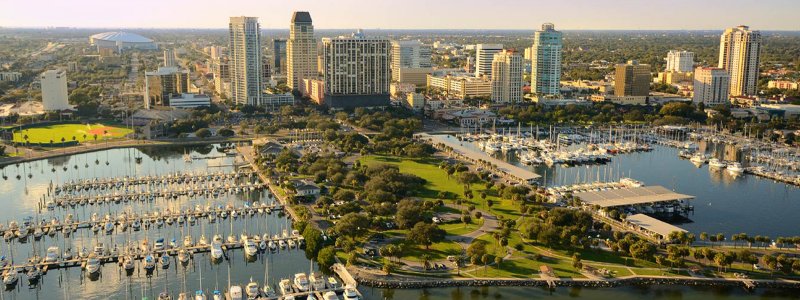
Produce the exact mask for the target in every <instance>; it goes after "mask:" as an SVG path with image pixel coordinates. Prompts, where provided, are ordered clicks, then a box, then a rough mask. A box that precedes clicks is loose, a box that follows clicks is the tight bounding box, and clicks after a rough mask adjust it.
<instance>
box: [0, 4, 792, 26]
mask: <svg viewBox="0 0 800 300" xmlns="http://www.w3.org/2000/svg"><path fill="white" fill-rule="evenodd" d="M576 2H577V3H576ZM478 3H479V2H478V1H475V0H466V1H463V2H460V3H459V5H452V3H446V2H443V3H437V2H424V1H422V0H409V1H406V2H403V3H402V5H399V4H398V2H394V1H372V2H367V3H364V2H363V1H357V0H343V1H339V2H337V3H336V4H337V5H335V6H333V5H329V3H326V2H322V1H318V0H300V1H294V2H292V3H283V2H278V1H239V2H235V3H226V5H225V6H222V7H219V6H214V9H209V7H211V5H212V2H211V1H208V0H193V1H190V0H175V1H169V2H167V3H163V1H155V0H143V1H140V2H138V3H137V5H134V6H130V7H126V9H125V10H124V11H125V13H124V14H119V13H116V11H119V10H120V9H119V5H118V3H116V2H104V1H99V0H77V1H70V2H68V3H66V2H65V3H62V2H55V3H50V2H47V1H43V0H31V1H25V2H13V4H12V2H10V1H5V2H3V3H0V26H3V27H79V28H99V27H105V28H110V27H114V28H224V26H225V24H227V18H228V17H229V16H237V15H248V16H255V17H259V18H260V20H261V22H262V28H264V29H283V28H286V27H287V25H286V24H288V23H289V20H290V18H291V15H292V12H293V11H309V12H311V13H312V14H313V15H314V16H315V18H314V19H315V27H317V28H318V29H349V28H375V29H523V30H524V29H536V28H538V27H539V24H541V23H545V22H552V23H556V24H559V28H561V30H586V29H596V30H710V29H722V28H729V27H733V26H736V25H740V24H747V25H749V26H751V27H752V28H758V29H760V30H790V31H791V30H800V26H798V24H797V22H796V21H794V20H795V18H794V16H793V15H792V12H794V11H797V9H800V3H798V2H796V1H791V0H768V1H761V2H759V3H757V5H755V3H753V2H750V1H744V0H735V1H722V0H710V1H702V2H700V3H695V2H693V1H688V0H676V1H672V2H650V1H633V0H600V1H588V0H577V1H571V2H570V3H554V2H543V1H521V0H506V1H503V3H498V4H503V5H497V6H495V7H497V8H496V9H493V8H491V7H489V8H487V7H485V6H483V5H478ZM584 4H585V5H584ZM154 5H157V6H158V7H159V8H160V9H158V10H153V9H151V8H152V7H153V6H154ZM420 5H424V6H425V7H426V9H425V10H419V7H420ZM509 5H513V6H517V9H513V10H507V9H501V7H508V6H509ZM353 7H358V9H352V8H353ZM76 8H79V9H80V10H79V11H80V12H81V13H80V14H77V13H72V14H65V13H64V12H65V11H75V10H76ZM108 11H114V13H107V12H108ZM176 11H180V12H182V13H180V14H176V13H175V12H176ZM365 11H368V12H372V13H370V14H364V12H365ZM493 11H496V12H497V14H493V13H492V12H493ZM380 12H387V13H385V14H381V13H380ZM388 12H391V13H388ZM429 12H448V13H446V14H434V13H429ZM621 12H622V13H625V14H626V17H625V18H611V17H609V16H612V15H619V14H620V13H621ZM651 12H652V13H651ZM501 13H502V17H497V18H493V17H491V16H493V15H499V14H501ZM86 15H91V16H92V17H91V18H86ZM665 15H666V16H669V18H666V17H663V16H665ZM678 24H679V25H678Z"/></svg>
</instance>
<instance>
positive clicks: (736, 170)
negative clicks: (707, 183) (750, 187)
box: [728, 162, 744, 175]
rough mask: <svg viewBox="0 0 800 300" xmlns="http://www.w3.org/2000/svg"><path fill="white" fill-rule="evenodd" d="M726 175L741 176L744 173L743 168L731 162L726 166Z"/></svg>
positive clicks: (739, 164) (737, 163)
mask: <svg viewBox="0 0 800 300" xmlns="http://www.w3.org/2000/svg"><path fill="white" fill-rule="evenodd" d="M728 173H730V174H731V175H741V174H742V173H744V167H742V164H741V163H739V162H731V163H730V164H728Z"/></svg>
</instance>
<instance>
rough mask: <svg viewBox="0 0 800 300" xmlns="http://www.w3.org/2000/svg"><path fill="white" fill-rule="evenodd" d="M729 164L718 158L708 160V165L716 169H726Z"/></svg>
mask: <svg viewBox="0 0 800 300" xmlns="http://www.w3.org/2000/svg"><path fill="white" fill-rule="evenodd" d="M726 166H727V165H726V164H725V163H724V162H722V161H721V160H719V159H717V158H712V159H709V160H708V167H709V168H715V169H724V168H725V167H726Z"/></svg>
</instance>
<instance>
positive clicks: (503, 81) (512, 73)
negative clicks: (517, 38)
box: [491, 50, 523, 103]
mask: <svg viewBox="0 0 800 300" xmlns="http://www.w3.org/2000/svg"><path fill="white" fill-rule="evenodd" d="M522 67H523V66H522V56H520V55H519V54H517V53H514V52H513V51H509V50H504V51H503V52H500V53H495V55H494V58H493V60H492V76H491V78H492V102H495V103H519V102H522Z"/></svg>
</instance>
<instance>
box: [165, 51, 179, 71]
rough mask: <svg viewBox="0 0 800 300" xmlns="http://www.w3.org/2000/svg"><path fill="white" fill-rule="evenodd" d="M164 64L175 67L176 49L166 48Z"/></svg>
mask: <svg viewBox="0 0 800 300" xmlns="http://www.w3.org/2000/svg"><path fill="white" fill-rule="evenodd" d="M163 63H164V66H165V67H175V66H176V65H175V51H174V50H172V49H166V50H164V62H163Z"/></svg>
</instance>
